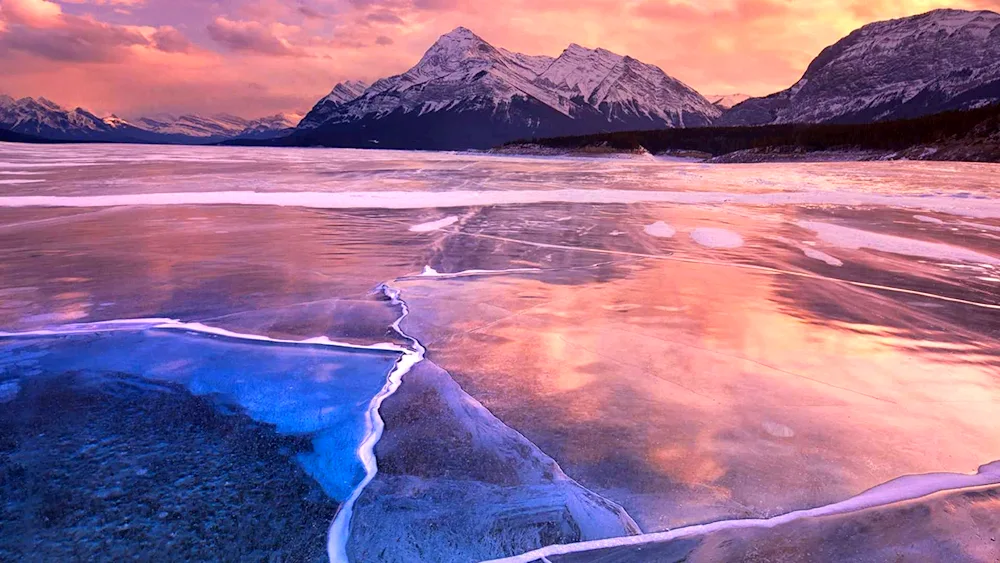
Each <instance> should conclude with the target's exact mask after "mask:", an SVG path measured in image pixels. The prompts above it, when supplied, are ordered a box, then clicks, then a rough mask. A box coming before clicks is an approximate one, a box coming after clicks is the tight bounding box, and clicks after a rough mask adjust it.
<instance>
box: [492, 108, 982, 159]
mask: <svg viewBox="0 0 1000 563" xmlns="http://www.w3.org/2000/svg"><path fill="white" fill-rule="evenodd" d="M538 148H542V149H549V150H554V151H569V152H575V151H583V152H602V151H603V152H644V151H648V152H650V153H653V154H663V153H676V152H679V151H680V152H683V151H694V152H697V153H703V154H704V155H705V156H714V157H723V160H725V157H724V156H723V155H734V156H732V157H730V158H729V159H728V160H729V161H733V162H736V161H762V160H783V159H789V158H800V157H803V156H807V155H808V154H809V153H817V152H820V151H845V152H851V151H871V152H872V153H874V154H871V155H868V156H870V157H878V156H879V155H881V156H882V157H885V158H893V157H899V158H922V159H933V160H969V161H984V162H1000V104H997V105H993V106H988V107H985V108H979V109H974V110H967V111H950V112H943V113H939V114H934V115H929V116H924V117H919V118H913V119H904V120H895V121H881V122H877V123H866V124H801V123H793V124H781V125H766V126H757V127H701V128H689V129H671V130H662V129H661V130H652V131H631V132H619V133H605V134H599V135H582V136H576V137H559V138H551V139H532V140H526V141H521V142H518V143H510V144H507V145H505V146H503V147H500V150H501V151H502V152H515V153H516V152H531V151H534V150H537V149H538ZM747 151H749V154H748V153H747ZM741 152H742V153H743V155H739V153H741ZM893 153H897V154H895V155H894V154H893Z"/></svg>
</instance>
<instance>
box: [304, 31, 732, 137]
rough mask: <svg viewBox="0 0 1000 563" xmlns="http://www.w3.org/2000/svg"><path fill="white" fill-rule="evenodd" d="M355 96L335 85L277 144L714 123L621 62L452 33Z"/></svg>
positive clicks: (635, 64)
mask: <svg viewBox="0 0 1000 563" xmlns="http://www.w3.org/2000/svg"><path fill="white" fill-rule="evenodd" d="M362 87H363V84H358V83H345V84H339V85H338V86H337V87H336V88H334V90H333V92H331V94H330V95H329V96H327V97H325V98H323V99H322V100H320V102H319V103H318V104H317V105H316V107H314V108H313V110H312V111H311V112H310V113H309V114H308V115H307V116H306V117H305V119H303V120H302V123H301V124H300V125H299V127H298V129H297V130H296V131H295V133H293V134H292V135H291V136H290V137H289V138H288V139H287V143H288V144H297V145H322V146H333V147H381V148H402V149H468V148H489V147H491V146H494V145H496V144H499V143H503V142H506V141H510V140H513V139H520V138H524V137H533V136H553V135H568V134H581V133H594V132H598V131H622V130H630V129H652V128H664V127H671V128H672V127H691V126H704V125H708V124H710V123H711V122H712V120H714V119H716V118H717V117H719V116H720V115H721V114H722V110H721V109H720V108H719V107H717V106H716V105H714V104H713V103H711V102H709V101H708V100H707V99H705V98H704V97H703V96H702V95H701V94H699V93H698V92H696V91H694V90H693V89H692V88H690V87H688V86H687V85H685V84H684V83H682V82H680V81H679V80H677V79H675V78H672V77H670V76H668V75H667V74H666V73H665V72H663V71H662V70H661V69H660V68H658V67H656V66H653V65H650V64H646V63H643V62H641V61H638V60H636V59H633V58H631V57H627V56H621V55H617V54H615V53H612V52H610V51H606V50H604V49H587V48H584V47H581V46H579V45H570V46H569V47H568V48H567V49H566V50H565V51H563V53H562V54H561V55H559V56H558V57H555V58H553V57H546V56H530V55H523V54H520V53H514V52H511V51H507V50H506V49H501V48H497V47H494V46H492V45H490V44H489V43H487V42H486V41H484V40H483V39H482V38H480V37H479V36H477V35H476V34H474V33H473V32H471V31H469V30H468V29H465V28H461V27H460V28H458V29H456V30H454V31H452V32H450V33H448V34H446V35H444V36H442V37H441V38H440V39H438V41H437V42H436V43H435V44H434V45H433V46H431V48H430V49H429V50H428V51H427V53H426V54H424V56H423V58H421V59H420V62H418V63H417V65H416V66H414V67H413V68H411V69H410V70H408V71H406V72H405V73H403V74H400V75H397V76H393V77H390V78H383V79H381V80H378V81H376V82H375V83H374V84H372V85H371V86H370V87H368V88H367V89H364V90H363V91H360V92H359V90H361V88H362ZM351 96H354V97H353V98H352V97H351Z"/></svg>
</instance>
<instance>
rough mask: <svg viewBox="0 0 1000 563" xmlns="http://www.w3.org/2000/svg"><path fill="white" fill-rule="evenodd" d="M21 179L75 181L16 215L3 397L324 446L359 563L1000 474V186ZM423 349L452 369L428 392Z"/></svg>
mask: <svg viewBox="0 0 1000 563" xmlns="http://www.w3.org/2000/svg"><path fill="white" fill-rule="evenodd" d="M81 166H87V168H86V169H83V168H81ZM0 168H9V169H11V170H14V171H20V170H30V171H31V172H33V173H36V175H33V176H32V177H33V178H34V177H37V178H38V179H43V180H45V182H44V183H39V184H34V185H25V186H18V185H9V186H7V187H6V188H5V189H4V190H3V192H4V194H3V196H4V197H3V198H0V235H2V236H3V238H4V240H5V241H6V242H7V244H3V245H0V330H2V331H8V332H11V331H15V330H19V329H20V330H26V331H33V336H31V337H30V338H28V337H24V336H21V337H8V338H4V339H3V343H2V344H0V348H2V349H3V350H4V351H5V352H6V351H9V350H11V348H9V346H13V347H16V348H17V349H18V350H20V351H21V352H22V355H21V356H19V358H18V359H17V360H14V359H13V355H11V356H9V357H8V356H6V355H4V357H5V358H6V359H5V360H4V361H5V362H7V361H8V360H9V363H7V364H5V366H15V369H16V370H20V371H18V372H17V373H18V375H16V376H15V377H13V378H11V377H10V374H11V373H14V372H13V371H10V370H6V369H3V368H0V382H2V385H3V387H2V388H0V395H3V394H4V393H6V396H13V397H16V398H15V399H14V401H23V400H24V399H25V396H26V395H27V393H26V392H25V390H26V389H28V387H26V386H24V385H22V383H23V382H24V379H21V378H26V377H34V375H32V374H35V373H36V372H37V373H44V372H46V371H48V370H50V369H51V370H64V369H65V370H74V371H79V372H80V373H82V374H83V375H82V376H85V377H103V376H105V375H106V374H110V373H114V372H119V371H120V372H122V373H135V374H137V375H141V376H143V377H145V378H146V379H147V380H148V381H151V382H154V383H158V382H163V381H168V382H169V381H172V382H175V383H177V384H178V386H182V388H183V389H187V390H188V391H192V392H195V393H199V394H201V393H203V394H205V395H204V397H205V399H206V400H211V401H213V402H216V404H219V405H222V406H223V407H224V408H227V409H239V410H245V412H247V413H248V414H250V415H252V416H253V417H255V418H258V419H259V420H262V421H270V423H271V424H275V425H276V427H277V428H278V429H279V430H281V431H282V432H290V433H295V434H299V433H300V432H304V433H305V436H307V438H306V447H308V444H309V443H312V444H314V447H315V451H314V452H312V453H311V454H309V455H304V456H303V458H302V464H303V465H304V466H307V467H309V468H310V471H311V472H312V474H313V475H315V476H316V478H317V479H318V480H320V482H322V483H323V484H324V487H325V488H326V489H327V490H329V491H333V493H331V496H333V495H337V496H336V498H338V499H340V500H342V501H344V500H350V499H352V498H355V499H356V502H355V503H354V504H353V508H352V505H351V503H350V502H348V503H347V508H346V509H344V510H342V511H341V513H340V515H339V516H338V518H337V520H336V522H335V525H334V526H333V528H332V529H331V530H330V532H331V533H330V535H329V538H328V539H329V540H330V542H329V544H328V545H327V547H328V548H330V549H329V551H330V552H331V553H333V555H334V558H341V557H342V556H344V549H346V553H347V555H348V556H350V557H354V559H355V560H367V556H368V555H372V554H374V555H375V557H374V558H376V559H377V558H378V557H379V556H378V554H379V553H382V554H384V556H385V557H386V558H389V554H395V555H397V556H399V557H397V560H407V556H412V555H413V554H414V553H418V552H419V551H420V550H421V549H422V548H425V547H426V546H430V545H444V546H446V547H447V549H444V548H442V550H441V553H448V554H449V555H451V554H458V555H461V554H463V553H467V554H470V555H477V556H478V555H482V556H487V555H488V556H498V555H503V554H512V553H517V551H518V549H531V548H534V547H538V546H541V545H544V544H546V543H551V542H553V541H560V542H563V541H576V540H577V539H591V538H596V537H602V536H610V535H616V534H625V533H629V531H631V527H630V526H628V525H627V523H628V522H629V519H634V521H635V522H637V523H638V524H640V525H641V526H642V528H643V529H644V530H647V531H651V532H659V531H666V530H674V529H682V528H683V529H686V528H687V527H689V526H691V525H697V524H703V523H705V522H713V521H724V522H728V521H733V520H738V519H751V520H759V521H769V520H770V519H773V518H774V516H775V515H780V514H787V513H791V512H795V511H801V510H809V509H812V508H814V507H825V506H829V505H833V504H836V503H838V502H840V501H843V499H848V498H852V497H855V496H857V495H858V494H860V493H862V492H863V491H865V490H867V489H871V488H872V487H873V486H875V485H877V484H878V483H884V482H887V481H891V480H892V479H894V478H896V477H898V476H899V475H906V474H927V473H935V472H941V471H955V472H960V471H965V470H967V469H969V468H971V467H975V466H976V465H978V464H981V463H983V462H985V461H989V460H991V459H997V458H998V457H1000V438H998V436H1000V426H998V422H997V419H996V417H995V416H993V413H995V412H996V410H997V408H998V405H1000V394H998V390H997V387H996V384H995V383H996V382H995V380H996V377H995V375H996V374H995V371H996V361H995V359H996V358H997V357H998V355H1000V343H998V342H997V339H996V336H995V331H993V330H992V327H993V326H994V325H995V316H996V311H997V310H998V309H1000V299H998V293H997V284H996V281H995V280H996V279H997V268H998V267H1000V266H998V265H997V264H996V263H994V262H984V261H982V259H981V258H982V257H983V256H986V257H990V258H996V256H995V252H994V249H995V247H996V240H997V239H996V234H995V231H996V230H998V229H1000V222H998V221H996V220H995V219H997V218H1000V203H998V202H1000V176H998V175H997V174H996V168H995V167H990V166H986V165H975V164H961V163H947V164H941V163H854V164H850V165H844V164H843V163H838V164H836V165H803V164H790V165H759V166H758V165H748V166H743V165H733V166H726V167H721V166H711V165H702V164H697V165H694V164H685V163H672V162H662V161H658V160H611V159H579V158H520V157H496V156H488V155H472V154H444V153H407V152H391V151H368V152H364V153H361V152H359V151H338V150H298V149H295V150H293V149H243V148H232V147H229V148H221V147H200V148H183V147H118V146H114V147H102V146H93V145H86V146H76V147H63V146H55V147H20V146H17V147H11V146H0ZM213 190H218V191H213ZM161 204H162V205H161ZM922 214H926V215H922ZM915 215H920V216H922V217H932V218H936V219H938V220H940V221H943V224H938V223H935V222H928V221H922V220H920V219H915V218H914V216H915ZM454 217H461V220H460V221H458V220H456V221H454V222H450V223H448V224H443V223H442V221H446V220H447V221H450V220H451V219H452V218H454ZM817 225H819V226H818V227H817ZM823 225H826V226H829V227H830V228H828V227H824V226H823ZM411 226H414V227H418V229H417V230H416V231H411V230H410V228H411ZM665 226H666V227H669V228H670V229H671V230H673V231H675V234H674V239H673V240H671V241H669V244H668V243H667V241H664V240H659V241H658V240H657V239H656V238H655V234H654V233H656V232H666V230H665V228H664V227H665ZM806 226H810V227H815V228H814V229H810V228H804V227H806ZM712 229H714V231H713V230H712ZM840 229H847V230H848V231H847V232H845V231H843V230H840ZM650 230H652V231H653V233H650V232H649V231H650ZM706 231H707V233H706ZM676 232H679V233H684V234H685V236H683V237H678V236H677V235H676ZM688 233H701V234H700V235H696V237H697V236H701V235H707V236H704V237H702V241H701V242H702V243H703V242H706V241H707V242H709V243H711V244H714V245H718V244H720V241H721V242H725V241H727V240H728V241H729V243H730V246H729V248H728V249H727V250H726V251H720V250H717V249H714V248H706V247H704V246H702V244H701V243H699V241H697V240H696V239H695V238H692V237H689V236H687V234H688ZM814 233H815V234H814ZM817 235H818V236H817ZM736 237H739V239H741V240H742V239H745V241H746V242H747V244H745V245H743V246H735V241H736V240H737V239H736ZM885 237H889V238H885ZM664 245H667V246H669V249H668V250H669V251H667V250H665V247H664ZM928 245H929V246H928ZM887 248H891V249H892V250H891V252H892V254H891V255H889V254H884V252H890V250H884V249H887ZM901 249H902V250H903V251H904V252H901ZM907 252H909V254H908V253H907ZM928 253H934V254H935V255H938V256H941V257H942V258H933V259H928V257H927V256H926V254H928ZM961 256H964V257H966V258H975V259H972V260H970V261H966V260H962V259H961ZM837 265H842V266H843V267H841V268H836V267H831V266H837ZM387 280H395V281H393V282H390V283H389V284H388V285H389V287H392V288H397V289H400V290H401V291H402V292H403V293H402V297H405V300H406V302H407V308H406V310H407V311H408V313H409V316H408V317H407V318H406V321H405V322H403V321H399V320H398V318H397V311H398V310H399V309H401V308H402V305H403V304H402V301H401V300H400V297H401V295H400V294H397V293H395V292H393V291H391V290H388V288H386V287H382V288H381V289H380V291H381V293H378V292H376V293H375V294H373V293H371V291H372V289H373V288H374V287H377V286H378V284H379V283H380V282H385V281H387ZM147 317H148V319H147ZM115 318H121V319H139V320H137V321H123V322H104V323H101V322H95V321H101V320H103V319H115ZM177 318H180V319H184V321H185V322H180V321H172V320H170V319H177ZM63 322H76V323H79V324H76V325H70V326H61V327H58V329H57V330H52V329H51V327H50V328H49V329H48V330H49V331H48V332H46V331H45V330H46V329H45V327H46V325H48V324H51V323H63ZM392 325H395V328H398V329H402V330H403V333H405V334H403V333H399V332H397V331H395V330H392V328H391V327H392ZM409 336H413V337H418V338H419V339H420V342H422V343H423V345H426V346H427V348H428V350H429V357H430V358H432V359H433V362H434V364H433V365H431V364H429V363H425V364H421V365H420V367H419V368H418V367H417V366H411V367H413V368H414V369H413V370H411V371H410V372H408V373H407V374H406V376H405V377H404V376H403V375H402V374H403V371H402V370H401V368H406V367H407V362H411V361H413V360H414V359H415V355H414V354H415V353H416V351H417V350H418V349H417V344H418V343H417V342H414V341H412V340H410V339H409ZM371 348H376V349H371ZM25 351H27V352H30V354H27V355H25V354H23V352H25ZM46 358H48V359H46ZM369 358H370V359H371V361H369ZM400 359H403V360H405V361H404V362H400ZM376 365H377V366H379V369H375V366H376ZM436 366H441V368H442V370H447V371H442V370H438V369H437V367H436ZM11 382H13V383H11ZM410 383H412V384H413V385H411V386H409V387H408V384H410ZM15 384H16V385H17V386H19V387H15ZM397 386H398V388H397ZM16 389H19V390H16ZM394 390H395V391H398V393H396V394H393V391H394ZM383 399H384V400H385V402H384V403H381V401H382V400H383ZM380 403H381V404H382V408H381V409H377V410H376V407H377V406H378V405H379V404H380ZM331 409H332V410H331ZM383 415H385V416H386V417H387V418H386V419H385V424H386V425H387V426H386V427H385V429H384V430H385V433H384V435H383V436H382V441H379V442H378V443H376V440H378V431H379V425H380V424H381V422H380V418H381V417H382V416H383ZM393 421H395V426H394V425H393V424H394V423H393ZM333 429H336V431H334V430H333ZM442 436H447V437H448V439H447V440H440V438H441V437H442ZM380 447H381V449H380ZM373 451H374V457H373V454H372V452H373ZM324 452H325V453H324ZM345 459H346V460H347V462H346V463H344V462H343V460H345ZM550 461H551V464H554V465H549V462H550ZM563 477H565V479H564V478H563ZM931 481H934V482H935V483H937V484H939V483H938V482H937V481H935V480H933V479H932V480H931ZM365 484H367V487H364V488H363V489H362V487H361V485H365ZM919 484H920V483H919V482H915V483H913V484H907V487H909V490H911V491H912V490H917V488H919V487H918V485H919ZM937 484H935V486H937ZM911 485H912V487H911ZM601 499H603V501H602V500H601ZM616 507H619V508H621V509H623V511H624V512H619V510H618V508H616ZM273 522H275V525H280V522H281V519H280V517H278V516H277V515H276V517H275V519H274V520H273ZM270 523H271V522H270V521H268V524H270ZM442 523H444V524H442ZM325 524H328V522H324V525H325ZM615 528H618V529H620V531H617V532H616V531H613V529H615ZM348 532H350V534H348ZM452 540H454V541H452ZM383 542H385V546H386V548H385V550H383V551H379V552H377V553H376V552H375V551H373V550H375V549H378V548H380V547H382V545H380V544H382V543H383ZM345 546H346V547H345ZM355 549H359V550H361V551H358V552H357V553H361V552H364V557H362V556H360V555H352V554H353V553H355V552H354V551H353V550H355ZM428 553H429V552H428ZM401 554H402V555H401ZM432 555H433V554H432ZM458 555H457V556H456V558H460V557H458ZM430 557H431V556H430V555H428V556H427V557H426V558H430ZM471 558H472V557H470V559H471ZM409 559H413V557H409ZM453 559H455V558H453Z"/></svg>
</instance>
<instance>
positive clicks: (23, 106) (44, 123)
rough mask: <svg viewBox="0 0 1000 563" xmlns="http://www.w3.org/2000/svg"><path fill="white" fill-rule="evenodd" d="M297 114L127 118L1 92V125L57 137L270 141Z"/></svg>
mask: <svg viewBox="0 0 1000 563" xmlns="http://www.w3.org/2000/svg"><path fill="white" fill-rule="evenodd" d="M296 117H297V116H291V115H284V114H279V115H273V116H269V117H263V118H260V119H255V120H246V119H243V118H241V117H236V116H233V115H225V114H223V115H216V116H212V117H202V116H198V115H182V116H179V117H177V116H172V115H158V116H154V117H143V118H139V119H136V120H135V121H128V120H125V119H122V118H121V117H118V116H117V115H114V114H112V115H109V116H108V117H104V118H100V117H97V116H96V115H94V114H93V113H90V112H89V111H87V110H85V109H82V108H76V109H73V110H68V109H66V108H64V107H62V106H60V105H59V104H56V103H55V102H52V101H50V100H47V99H45V98H38V99H37V100H36V99H34V98H21V99H19V100H15V99H13V98H11V97H9V96H5V95H0V129H5V130H9V131H14V132H16V133H24V134H28V135H35V136H38V137H42V138H45V139H54V140H59V141H106V142H143V143H206V142H217V141H221V140H225V139H233V138H247V139H272V138H275V137H280V136H284V135H287V134H289V133H290V132H291V131H292V130H293V129H294V127H295V124H296Z"/></svg>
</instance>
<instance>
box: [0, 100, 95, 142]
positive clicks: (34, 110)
mask: <svg viewBox="0 0 1000 563" xmlns="http://www.w3.org/2000/svg"><path fill="white" fill-rule="evenodd" d="M0 128H3V129H7V130H9V131H14V132H16V133H25V134H28V135H36V136H39V137H44V138H49V139H59V140H69V139H80V140H90V139H97V138H99V137H101V136H103V135H107V134H109V133H111V132H113V131H114V128H113V127H112V126H111V125H109V124H108V123H105V122H104V120H102V119H101V118H99V117H97V116H96V115H94V114H92V113H90V112H88V111H87V110H84V109H82V108H76V109H74V110H67V109H66V108H63V107H61V106H59V105H58V104H56V103H55V102H52V101H50V100H47V99H45V98H38V99H37V100H36V99H34V98H21V99H19V100H15V99H14V98H11V97H10V96H4V95H0Z"/></svg>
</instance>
